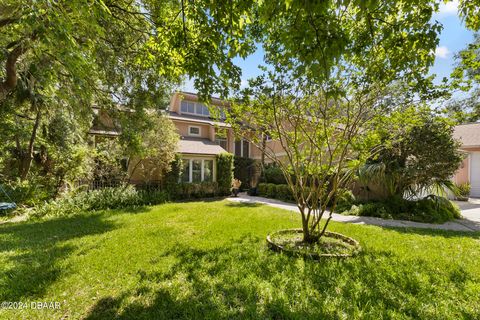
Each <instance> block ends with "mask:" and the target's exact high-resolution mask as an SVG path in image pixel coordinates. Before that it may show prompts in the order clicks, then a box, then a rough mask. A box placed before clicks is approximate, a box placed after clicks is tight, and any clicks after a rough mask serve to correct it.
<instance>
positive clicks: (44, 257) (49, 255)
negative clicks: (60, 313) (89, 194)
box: [0, 214, 114, 301]
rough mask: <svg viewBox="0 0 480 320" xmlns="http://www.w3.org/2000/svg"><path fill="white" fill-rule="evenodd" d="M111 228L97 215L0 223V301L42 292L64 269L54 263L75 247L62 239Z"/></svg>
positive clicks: (32, 295)
mask: <svg viewBox="0 0 480 320" xmlns="http://www.w3.org/2000/svg"><path fill="white" fill-rule="evenodd" d="M113 228H114V226H113V223H111V222H109V221H106V220H104V218H103V216H102V215H101V214H90V215H78V216H73V217H68V218H57V219H52V220H44V221H34V222H26V223H17V224H5V225H1V226H0V254H1V255H2V256H4V258H3V260H4V265H5V266H6V267H5V268H3V269H2V270H1V271H0V280H1V281H0V300H2V301H21V298H22V297H29V298H32V297H35V296H37V295H41V294H43V293H45V292H46V291H47V289H48V287H49V286H50V285H51V284H52V283H54V282H55V281H56V280H57V279H58V278H59V277H60V276H63V275H65V273H67V272H68V270H65V266H62V267H60V266H58V265H57V263H58V262H59V261H61V260H63V259H65V258H66V257H67V256H68V255H70V254H71V253H72V252H73V251H74V250H75V249H77V248H76V247H75V246H72V245H70V244H66V243H65V242H66V241H68V240H70V239H74V238H80V237H84V236H87V235H94V234H100V233H104V232H107V231H109V230H112V229H113Z"/></svg>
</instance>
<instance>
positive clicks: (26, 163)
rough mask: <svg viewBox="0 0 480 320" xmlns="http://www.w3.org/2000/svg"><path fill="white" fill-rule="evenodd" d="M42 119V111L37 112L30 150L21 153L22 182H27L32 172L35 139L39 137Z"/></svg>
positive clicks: (29, 145) (29, 144)
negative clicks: (38, 132)
mask: <svg viewBox="0 0 480 320" xmlns="http://www.w3.org/2000/svg"><path fill="white" fill-rule="evenodd" d="M41 118H42V113H41V112H40V110H38V111H37V116H36V117H35V123H34V125H33V129H32V134H31V136H30V141H29V143H28V149H27V150H26V152H24V151H20V150H19V151H20V154H21V157H20V172H19V174H20V180H22V181H23V180H25V179H26V178H27V176H28V173H29V172H30V168H31V166H32V160H33V150H34V145H35V139H36V137H37V131H38V127H39V125H40V120H41Z"/></svg>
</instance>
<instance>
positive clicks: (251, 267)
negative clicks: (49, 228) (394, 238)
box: [85, 236, 473, 320]
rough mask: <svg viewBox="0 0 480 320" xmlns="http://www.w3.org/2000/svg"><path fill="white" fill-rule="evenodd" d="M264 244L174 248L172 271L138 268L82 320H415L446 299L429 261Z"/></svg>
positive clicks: (458, 279)
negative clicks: (311, 255)
mask: <svg viewBox="0 0 480 320" xmlns="http://www.w3.org/2000/svg"><path fill="white" fill-rule="evenodd" d="M263 240H264V239H260V238H258V237H254V236H247V237H244V238H243V239H242V240H240V241H238V242H236V243H233V244H229V245H225V246H223V247H220V248H212V249H197V248H189V247H185V246H183V245H176V246H175V247H173V248H171V249H170V250H168V251H166V252H164V254H162V257H166V256H168V257H172V258H173V260H174V261H175V263H174V264H173V265H172V266H171V268H170V269H169V271H167V272H154V271H149V272H147V271H144V270H139V272H138V276H139V279H138V282H137V288H136V289H132V290H129V291H126V292H123V293H121V294H120V295H118V296H107V297H104V298H103V299H100V300H99V301H98V302H97V303H96V304H94V305H93V306H92V307H91V308H90V309H89V311H88V314H87V315H86V317H85V319H90V320H91V319H111V318H116V319H199V318H208V319H219V318H224V319H226V318H228V319H243V318H262V319H265V318H267V319H272V318H273V319H284V318H287V319H288V318H298V319H303V318H310V319H325V318H328V319H330V318H345V317H348V316H347V315H350V318H352V317H355V315H357V316H358V315H360V314H363V315H364V316H365V315H367V314H368V315H370V316H371V317H372V318H388V317H392V316H394V315H395V314H396V315H397V316H399V315H403V316H405V315H408V316H409V317H413V318H417V317H422V316H423V317H424V316H425V314H422V312H424V311H425V310H428V308H426V306H428V305H429V304H430V306H435V304H436V303H438V302H440V301H442V299H445V298H447V299H448V297H438V296H436V295H434V296H433V298H435V299H438V300H435V299H433V298H432V296H431V290H432V287H431V286H432V283H435V282H436V281H437V279H435V276H436V273H435V271H434V268H435V267H436V266H434V265H431V264H429V263H427V260H428V259H427V258H416V259H415V260H413V261H412V260H410V261H408V260H402V259H400V258H398V257H397V256H396V254H395V253H393V252H389V251H378V252H376V251H370V252H363V253H362V254H360V255H358V256H357V257H355V258H352V259H345V260H337V259H324V260H322V261H320V262H313V261H310V260H308V259H305V260H303V259H301V258H291V257H287V256H285V255H282V254H277V253H273V252H270V251H269V250H267V249H266V248H265V245H264V242H263ZM429 268H432V269H431V270H430V269H429ZM392 270H394V271H392ZM413 270H417V271H416V272H412V271H413ZM418 270H421V272H423V274H422V277H420V276H419V273H418ZM437 273H438V272H437ZM458 274H460V273H458V272H456V273H455V274H453V275H452V277H454V278H452V279H453V280H454V281H456V283H455V286H457V287H458V288H457V289H458V290H463V287H462V285H463V283H464V282H465V281H466V279H468V277H463V278H462V277H458ZM423 276H425V277H428V276H430V277H432V279H429V280H428V279H427V280H426V279H425V278H424V277H423ZM455 277H456V278H455ZM426 293H428V294H426ZM438 294H439V295H441V294H442V293H440V292H439V293H438ZM400 297H401V299H400ZM431 300H435V301H431ZM406 301H409V302H408V303H406ZM450 307H454V305H453V304H452V305H451V306H450ZM433 310H435V308H433ZM467 310H468V309H467ZM438 312H440V313H438V314H441V312H442V310H439V311H438ZM470 312H473V311H470ZM438 314H437V315H438ZM465 315H470V316H471V315H472V314H469V313H467V314H465ZM400 317H401V316H400Z"/></svg>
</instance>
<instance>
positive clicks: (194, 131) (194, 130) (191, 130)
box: [188, 126, 200, 136]
mask: <svg viewBox="0 0 480 320" xmlns="http://www.w3.org/2000/svg"><path fill="white" fill-rule="evenodd" d="M188 135H189V136H199V135H200V127H194V126H189V127H188Z"/></svg>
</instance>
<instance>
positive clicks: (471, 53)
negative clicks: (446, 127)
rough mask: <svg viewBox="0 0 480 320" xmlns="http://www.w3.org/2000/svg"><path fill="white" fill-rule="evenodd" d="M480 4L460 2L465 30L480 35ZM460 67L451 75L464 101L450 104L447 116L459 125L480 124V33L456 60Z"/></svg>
mask: <svg viewBox="0 0 480 320" xmlns="http://www.w3.org/2000/svg"><path fill="white" fill-rule="evenodd" d="M479 14H480V1H478V0H461V1H459V15H460V18H461V19H463V20H464V22H465V26H466V27H467V28H468V29H469V30H472V31H474V32H478V31H480V15H479ZM455 58H456V60H457V66H456V68H455V69H454V71H453V72H452V74H451V78H452V81H451V86H450V88H451V90H452V91H456V90H460V91H463V94H461V95H460V97H457V98H453V99H451V100H450V101H448V102H447V104H446V106H445V109H446V112H447V114H448V115H449V116H450V117H451V118H453V119H455V120H456V121H457V122H458V123H463V122H475V121H478V120H480V86H479V85H480V35H479V34H478V33H476V34H475V35H474V40H473V42H472V43H470V44H468V46H467V47H466V48H465V49H463V50H461V51H460V52H459V53H458V54H457V55H456V56H455Z"/></svg>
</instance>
